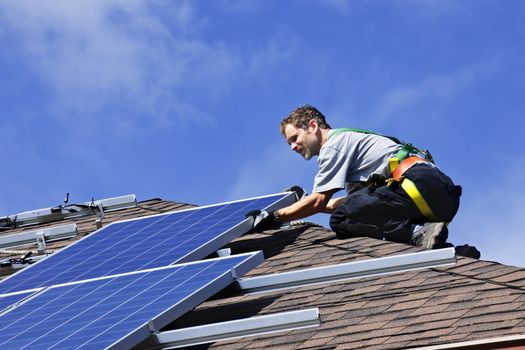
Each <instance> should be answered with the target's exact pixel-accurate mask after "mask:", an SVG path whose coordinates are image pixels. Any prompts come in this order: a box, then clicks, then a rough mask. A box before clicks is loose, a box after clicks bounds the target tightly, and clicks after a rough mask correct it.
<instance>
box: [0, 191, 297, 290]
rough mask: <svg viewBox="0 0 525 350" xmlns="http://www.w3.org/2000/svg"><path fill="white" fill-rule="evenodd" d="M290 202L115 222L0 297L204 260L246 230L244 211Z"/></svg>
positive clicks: (17, 277)
mask: <svg viewBox="0 0 525 350" xmlns="http://www.w3.org/2000/svg"><path fill="white" fill-rule="evenodd" d="M292 198H293V197H292V194H290V193H284V194H283V193H281V194H276V195H271V196H266V197H260V198H253V199H247V200H242V201H237V202H231V203H225V204H218V205H213V206H206V207H201V208H195V209H191V210H184V211H179V212H173V213H168V214H162V215H155V216H150V217H145V218H138V219H135V220H129V221H122V222H116V223H113V224H111V225H108V226H106V227H104V228H103V229H101V230H99V231H97V232H95V233H93V234H91V235H89V236H87V237H85V238H83V239H82V240H80V241H78V242H76V243H74V244H72V245H70V246H68V247H66V248H65V249H64V250H62V251H59V252H57V253H55V254H53V255H52V256H50V257H48V258H46V259H44V260H42V261H39V262H38V263H36V264H34V265H31V266H29V267H27V268H25V269H24V270H22V271H20V272H19V273H16V274H14V275H12V276H10V277H8V278H6V279H4V280H3V281H1V282H0V293H8V292H14V291H20V290H27V289H33V288H38V287H45V286H51V285H55V284H60V283H67V282H72V281H80V280H85V279H90V278H97V277H101V276H109V275H115V274H120V273H125V272H131V271H138V270H144V269H148V268H155V267H160V266H166V265H170V264H175V263H180V262H186V261H192V260H198V259H202V258H204V257H206V256H207V255H209V254H211V253H213V252H214V251H216V250H217V249H219V248H220V247H222V246H223V245H225V244H227V243H228V242H229V241H231V240H232V239H234V238H236V237H238V236H240V235H242V234H244V233H246V232H247V231H248V230H249V229H250V225H251V224H250V222H249V221H248V220H246V218H245V217H244V214H246V212H248V211H250V210H253V209H263V208H269V207H271V208H272V209H275V208H277V207H283V206H285V205H287V204H290V203H291V202H292V201H293V199H292ZM240 223H242V225H240V226H238V225H239V224H240Z"/></svg>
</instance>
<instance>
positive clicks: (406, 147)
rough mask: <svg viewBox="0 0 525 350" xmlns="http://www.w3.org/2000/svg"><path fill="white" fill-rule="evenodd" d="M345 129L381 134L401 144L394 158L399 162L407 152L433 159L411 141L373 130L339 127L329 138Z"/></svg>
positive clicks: (431, 160)
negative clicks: (404, 140) (407, 141)
mask: <svg viewBox="0 0 525 350" xmlns="http://www.w3.org/2000/svg"><path fill="white" fill-rule="evenodd" d="M347 131H353V132H360V133H362V134H371V135H377V136H383V137H386V138H387V139H390V140H392V141H394V142H395V143H397V144H398V145H402V146H403V148H401V149H400V150H399V151H398V152H397V154H396V158H397V159H398V160H399V162H401V161H402V160H403V159H405V158H406V157H408V155H409V154H421V155H423V156H424V157H425V159H427V160H429V161H430V162H432V163H434V160H433V159H432V156H431V155H430V152H429V151H423V150H420V149H419V148H417V147H415V146H413V145H412V144H411V143H406V142H403V141H401V140H399V139H398V138H396V137H393V136H386V135H382V134H379V133H377V132H373V131H370V130H364V129H354V128H339V129H334V132H333V133H332V134H331V135H330V137H329V138H331V137H333V136H335V135H338V134H340V133H342V132H347Z"/></svg>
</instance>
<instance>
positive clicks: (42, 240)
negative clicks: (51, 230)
mask: <svg viewBox="0 0 525 350" xmlns="http://www.w3.org/2000/svg"><path fill="white" fill-rule="evenodd" d="M36 246H37V251H38V253H39V254H43V253H44V252H45V251H46V233H45V232H44V231H38V232H37V233H36Z"/></svg>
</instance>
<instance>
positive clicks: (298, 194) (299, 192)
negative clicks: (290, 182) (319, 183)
mask: <svg viewBox="0 0 525 350" xmlns="http://www.w3.org/2000/svg"><path fill="white" fill-rule="evenodd" d="M284 192H294V193H295V201H296V202H297V201H299V200H301V199H303V198H304V197H306V196H308V193H306V191H305V190H304V188H302V187H301V186H297V185H296V186H292V187H290V188H287V189H285V190H284Z"/></svg>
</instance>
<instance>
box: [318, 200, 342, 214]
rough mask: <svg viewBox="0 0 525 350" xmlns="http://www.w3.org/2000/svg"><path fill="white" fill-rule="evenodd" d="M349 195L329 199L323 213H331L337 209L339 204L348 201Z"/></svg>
mask: <svg viewBox="0 0 525 350" xmlns="http://www.w3.org/2000/svg"><path fill="white" fill-rule="evenodd" d="M346 199H347V197H346V196H343V197H339V198H333V199H330V200H329V201H328V204H327V205H326V208H325V209H324V210H323V213H327V214H331V213H333V212H334V210H336V209H337V208H338V207H339V206H341V205H342V204H343V203H344V202H346Z"/></svg>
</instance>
